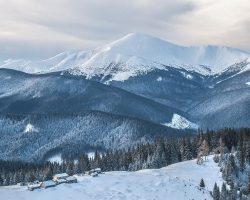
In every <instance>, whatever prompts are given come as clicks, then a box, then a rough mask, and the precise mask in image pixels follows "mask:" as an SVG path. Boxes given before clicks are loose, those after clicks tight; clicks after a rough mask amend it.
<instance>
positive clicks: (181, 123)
mask: <svg viewBox="0 0 250 200" xmlns="http://www.w3.org/2000/svg"><path fill="white" fill-rule="evenodd" d="M163 125H165V126H168V127H171V128H177V129H198V125H197V124H195V123H193V122H190V121H188V120H187V119H186V118H184V117H182V116H180V115H178V114H174V115H173V118H172V120H171V122H169V123H165V124H163Z"/></svg>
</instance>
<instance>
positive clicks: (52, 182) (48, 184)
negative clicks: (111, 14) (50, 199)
mask: <svg viewBox="0 0 250 200" xmlns="http://www.w3.org/2000/svg"><path fill="white" fill-rule="evenodd" d="M53 185H56V184H55V182H54V181H51V180H50V181H44V182H43V186H53Z"/></svg>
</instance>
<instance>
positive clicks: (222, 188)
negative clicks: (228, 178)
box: [220, 182, 227, 200]
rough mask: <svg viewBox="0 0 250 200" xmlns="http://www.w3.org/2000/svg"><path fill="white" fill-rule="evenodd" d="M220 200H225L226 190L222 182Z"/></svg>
mask: <svg viewBox="0 0 250 200" xmlns="http://www.w3.org/2000/svg"><path fill="white" fill-rule="evenodd" d="M220 200H227V188H226V184H225V183H224V182H223V184H222V187H221V193H220Z"/></svg>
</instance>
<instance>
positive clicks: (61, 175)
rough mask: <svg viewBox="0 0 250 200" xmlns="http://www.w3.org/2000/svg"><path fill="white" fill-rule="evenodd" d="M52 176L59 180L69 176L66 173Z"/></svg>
mask: <svg viewBox="0 0 250 200" xmlns="http://www.w3.org/2000/svg"><path fill="white" fill-rule="evenodd" d="M54 176H55V177H57V178H61V177H65V176H69V175H68V174H67V173H61V174H55V175H54Z"/></svg>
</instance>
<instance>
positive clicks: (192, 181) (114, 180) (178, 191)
mask: <svg viewBox="0 0 250 200" xmlns="http://www.w3.org/2000/svg"><path fill="white" fill-rule="evenodd" d="M77 178H78V183H74V184H61V185H58V186H57V187H54V188H48V189H38V190H35V191H32V192H31V191H28V190H27V189H26V187H25V186H6V187H0V194H1V199H6V200H7V199H8V200H17V199H18V200H44V199H46V200H50V199H51V200H52V199H53V200H54V199H60V200H66V199H67V200H69V199H88V200H112V199H114V200H125V199H129V200H133V199H143V200H153V199H157V200H165V199H168V200H180V199H183V200H184V199H196V200H199V199H212V197H211V196H210V194H209V191H211V190H212V189H213V186H214V183H215V182H217V184H218V185H219V186H221V184H222V178H221V173H220V171H219V167H218V166H217V164H216V163H214V161H213V159H212V156H210V157H209V159H208V161H207V162H205V163H204V165H197V164H196V160H191V161H185V162H181V163H177V164H173V165H169V166H167V167H164V168H161V169H147V170H141V171H137V172H107V173H105V174H101V175H100V176H99V177H95V178H94V177H91V176H81V177H80V176H78V177H77ZM201 178H203V179H204V181H205V185H206V188H205V190H200V189H199V183H200V180H201Z"/></svg>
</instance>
